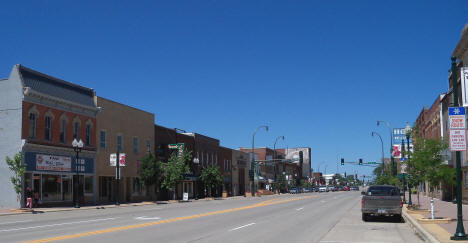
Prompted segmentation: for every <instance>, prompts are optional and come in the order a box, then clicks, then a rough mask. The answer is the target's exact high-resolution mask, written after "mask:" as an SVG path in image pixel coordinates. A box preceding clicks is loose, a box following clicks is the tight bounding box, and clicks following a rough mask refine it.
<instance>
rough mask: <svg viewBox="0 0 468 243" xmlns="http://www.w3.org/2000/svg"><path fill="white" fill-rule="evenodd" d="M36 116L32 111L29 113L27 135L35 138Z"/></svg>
mask: <svg viewBox="0 0 468 243" xmlns="http://www.w3.org/2000/svg"><path fill="white" fill-rule="evenodd" d="M36 123H37V117H36V114H34V113H29V137H30V138H36Z"/></svg>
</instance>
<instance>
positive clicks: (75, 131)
mask: <svg viewBox="0 0 468 243" xmlns="http://www.w3.org/2000/svg"><path fill="white" fill-rule="evenodd" d="M79 131H80V123H79V122H74V123H73V138H76V139H78V133H79Z"/></svg>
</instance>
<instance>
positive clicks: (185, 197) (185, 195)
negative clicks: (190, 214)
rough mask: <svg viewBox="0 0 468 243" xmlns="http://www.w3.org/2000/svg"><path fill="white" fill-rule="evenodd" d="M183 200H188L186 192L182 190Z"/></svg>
mask: <svg viewBox="0 0 468 243" xmlns="http://www.w3.org/2000/svg"><path fill="white" fill-rule="evenodd" d="M183 200H184V201H188V193H187V192H184V198H183Z"/></svg>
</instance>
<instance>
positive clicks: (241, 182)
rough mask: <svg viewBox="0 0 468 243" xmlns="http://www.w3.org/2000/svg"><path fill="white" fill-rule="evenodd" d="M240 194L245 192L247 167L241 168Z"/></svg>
mask: <svg viewBox="0 0 468 243" xmlns="http://www.w3.org/2000/svg"><path fill="white" fill-rule="evenodd" d="M237 178H239V195H244V194H245V169H244V168H239V176H238V177H237Z"/></svg>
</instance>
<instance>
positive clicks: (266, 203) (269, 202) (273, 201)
mask: <svg viewBox="0 0 468 243" xmlns="http://www.w3.org/2000/svg"><path fill="white" fill-rule="evenodd" d="M313 197H316V195H313V196H304V197H297V198H290V199H285V200H279V199H271V200H266V201H263V202H260V203H257V204H253V205H249V206H245V207H240V208H231V209H225V210H220V211H213V212H208V213H201V214H195V215H191V216H185V217H177V218H172V219H164V220H157V221H152V222H148V223H144V224H134V225H127V226H121V227H113V228H108V229H103V230H95V231H89V232H84V233H78V234H71V235H63V236H58V237H52V238H45V239H41V240H32V241H25V242H24V243H39V242H52V241H58V240H67V239H73V238H79V237H85V236H92V235H99V234H104V233H110V232H116V231H122V230H128V229H135V228H142V227H148V226H152V225H158V224H166V223H172V222H178V221H183V220H188V219H195V218H201V217H206V216H211V215H217V214H223V213H231V212H236V211H241V210H246V209H250V208H258V207H265V206H270V205H275V204H280V203H286V202H292V201H297V200H304V199H308V198H313Z"/></svg>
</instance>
